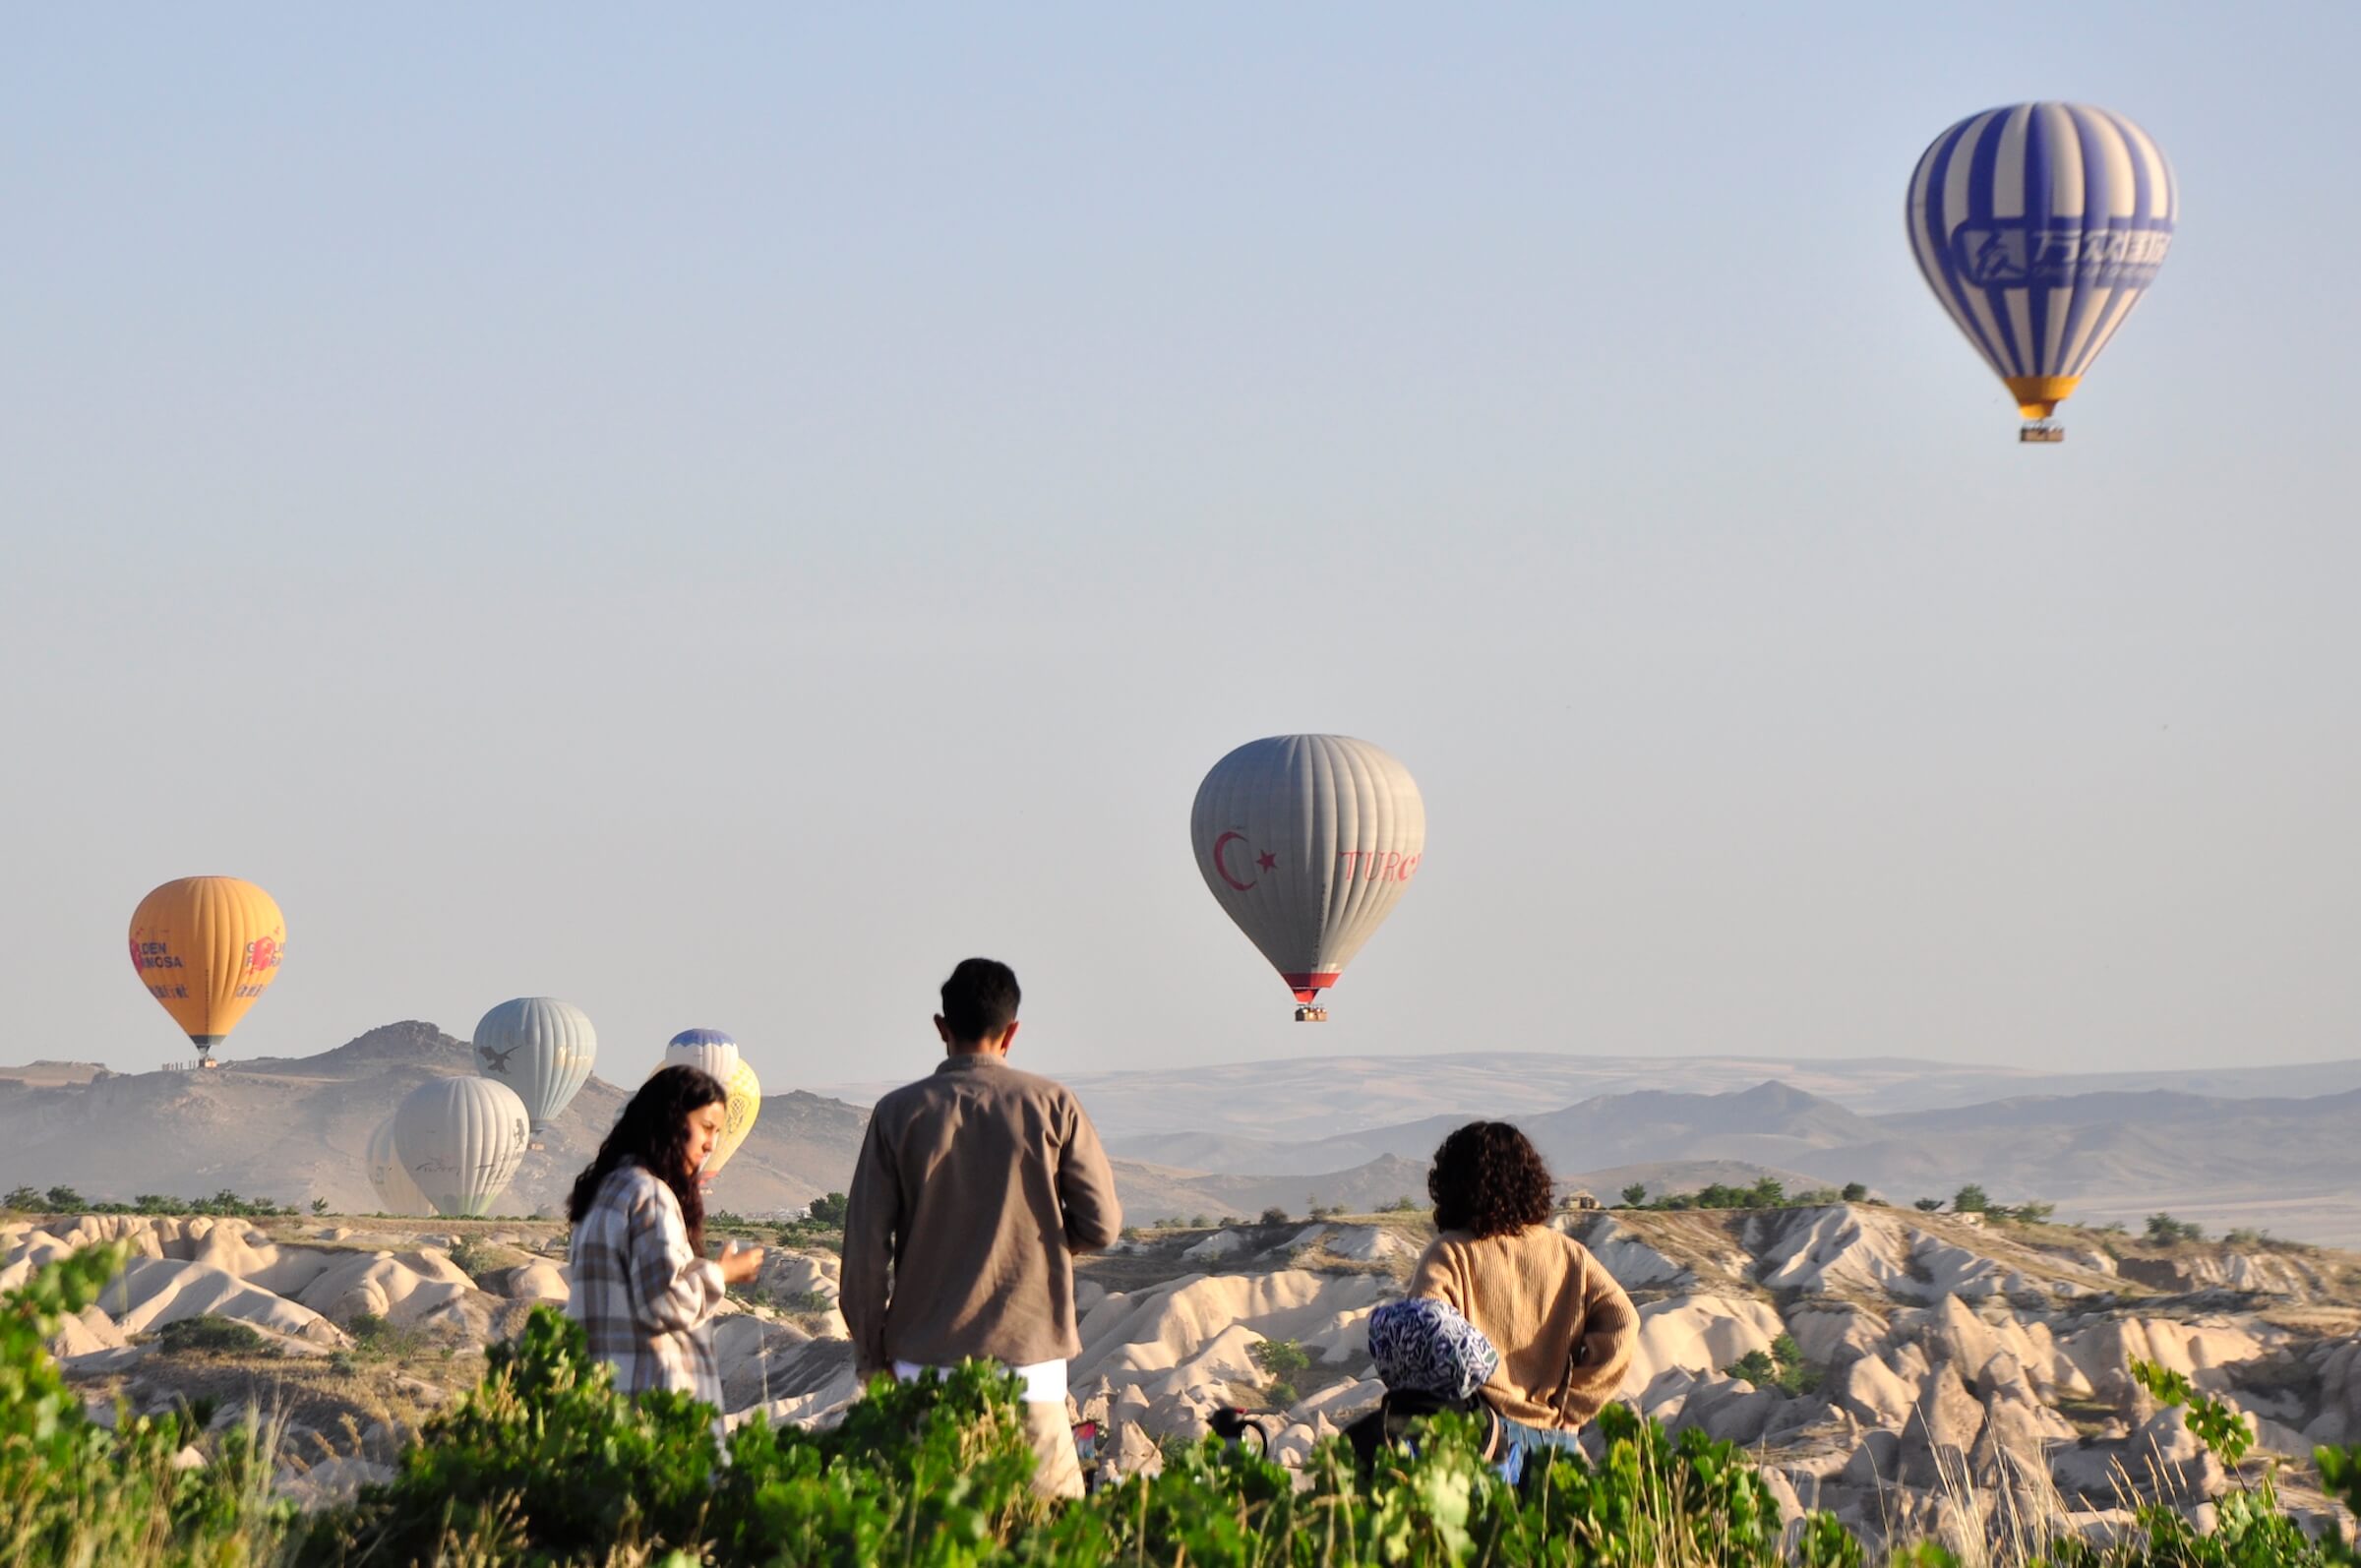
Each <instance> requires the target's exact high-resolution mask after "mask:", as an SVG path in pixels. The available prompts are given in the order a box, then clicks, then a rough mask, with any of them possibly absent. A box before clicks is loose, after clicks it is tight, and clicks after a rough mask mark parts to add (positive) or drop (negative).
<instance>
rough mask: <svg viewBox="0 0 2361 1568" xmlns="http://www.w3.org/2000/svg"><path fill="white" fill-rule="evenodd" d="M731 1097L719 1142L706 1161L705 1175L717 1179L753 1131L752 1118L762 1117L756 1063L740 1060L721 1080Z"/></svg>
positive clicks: (724, 1114)
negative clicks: (727, 1075) (734, 1068)
mask: <svg viewBox="0 0 2361 1568" xmlns="http://www.w3.org/2000/svg"><path fill="white" fill-rule="evenodd" d="M722 1086H723V1087H724V1088H726V1089H728V1090H729V1092H730V1098H729V1102H728V1106H727V1109H726V1110H725V1111H724V1113H723V1116H724V1119H723V1121H722V1123H721V1139H720V1141H719V1142H717V1143H715V1144H714V1145H713V1152H712V1154H710V1155H709V1156H707V1157H706V1159H705V1170H704V1174H705V1175H706V1176H719V1175H720V1174H721V1168H722V1167H723V1166H725V1165H728V1164H729V1163H730V1156H731V1155H734V1154H736V1153H737V1152H738V1146H739V1145H740V1144H742V1143H744V1142H746V1135H747V1134H748V1133H750V1132H752V1131H754V1130H755V1118H756V1117H757V1116H760V1115H761V1114H762V1080H761V1079H759V1078H757V1077H756V1076H755V1064H754V1063H753V1062H751V1061H740V1062H739V1063H738V1066H737V1068H736V1070H734V1071H733V1072H732V1073H731V1074H730V1075H729V1077H727V1078H725V1079H724V1080H722Z"/></svg>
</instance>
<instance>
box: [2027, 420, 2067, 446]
mask: <svg viewBox="0 0 2361 1568" xmlns="http://www.w3.org/2000/svg"><path fill="white" fill-rule="evenodd" d="M2065 439H2066V427H2065V426H2064V425H2055V424H2052V423H2050V422H2049V421H2048V420H2046V419H2036V420H2034V421H2033V422H2032V423H2031V424H2029V425H2027V426H2026V427H2025V428H2024V429H2022V430H2020V431H2018V432H2017V442H2018V445H2020V446H2025V447H2054V446H2056V445H2057V444H2058V443H2059V442H2061V441H2064V440H2065Z"/></svg>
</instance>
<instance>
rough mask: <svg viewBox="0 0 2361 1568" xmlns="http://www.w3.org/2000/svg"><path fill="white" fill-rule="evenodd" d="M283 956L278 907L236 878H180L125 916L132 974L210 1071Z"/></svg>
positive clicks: (283, 927)
mask: <svg viewBox="0 0 2361 1568" xmlns="http://www.w3.org/2000/svg"><path fill="white" fill-rule="evenodd" d="M286 955H287V923H286V919H285V917H283V916H281V915H280V914H279V912H278V905H276V904H274V903H272V901H271V895H270V894H269V893H266V892H264V891H263V890H262V889H261V888H259V887H257V886H255V885H254V883H252V882H249V881H244V880H241V879H240V878H238V877H235V876H183V877H182V878H180V880H178V881H174V882H166V883H164V885H163V886H161V887H158V888H157V889H155V891H153V892H151V893H150V894H149V895H148V896H147V897H146V898H143V899H141V900H140V907H139V908H138V909H136V910H134V911H132V916H131V967H132V968H134V969H136V970H138V971H139V972H140V984H142V985H144V986H146V987H147V988H148V993H149V995H151V996H153V997H154V998H155V999H156V1000H157V1001H159V1002H161V1003H162V1004H163V1008H164V1011H166V1012H168V1013H170V1014H171V1015H172V1021H173V1022H174V1023H176V1024H178V1025H180V1027H181V1028H182V1029H183V1030H184V1031H186V1032H187V1034H188V1037H189V1041H190V1043H191V1044H193V1045H194V1046H196V1048H197V1058H198V1060H200V1061H202V1062H204V1063H206V1064H207V1065H209V1066H210V1065H212V1057H213V1048H214V1047H215V1046H217V1045H219V1044H220V1043H221V1042H222V1040H223V1039H224V1038H225V1037H226V1036H227V1035H228V1034H229V1032H230V1031H231V1030H232V1029H235V1028H236V1027H237V1026H238V1020H239V1019H240V1018H243V1017H245V1016H246V1009H247V1008H249V1007H251V1006H253V1005H254V1002H255V998H256V997H258V996H260V995H262V994H263V993H264V992H266V991H268V990H270V989H271V982H272V981H273V980H276V979H277V978H278V966H279V964H280V962H281V961H282V960H284V959H285V957H286Z"/></svg>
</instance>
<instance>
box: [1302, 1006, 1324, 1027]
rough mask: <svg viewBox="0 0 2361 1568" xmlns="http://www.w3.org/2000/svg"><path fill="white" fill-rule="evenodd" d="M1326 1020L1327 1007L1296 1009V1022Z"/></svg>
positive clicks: (1308, 1022) (1307, 1022) (1320, 1021)
mask: <svg viewBox="0 0 2361 1568" xmlns="http://www.w3.org/2000/svg"><path fill="white" fill-rule="evenodd" d="M1327 1021H1328V1009H1327V1008H1325V1007H1298V1008H1297V1009H1296V1022H1298V1023H1300V1024H1324V1023H1326V1022H1327Z"/></svg>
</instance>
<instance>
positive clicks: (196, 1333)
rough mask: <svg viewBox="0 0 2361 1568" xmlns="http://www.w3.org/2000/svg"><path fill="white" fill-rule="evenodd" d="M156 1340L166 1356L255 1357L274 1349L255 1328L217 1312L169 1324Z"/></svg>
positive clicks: (201, 1314) (158, 1331)
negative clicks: (257, 1354) (258, 1353)
mask: <svg viewBox="0 0 2361 1568" xmlns="http://www.w3.org/2000/svg"><path fill="white" fill-rule="evenodd" d="M155 1338H156V1343H157V1344H158V1345H159V1346H160V1347H161V1348H162V1350H163V1352H164V1354H165V1355H167V1356H187V1355H199V1356H252V1355H254V1354H256V1353H257V1352H261V1351H266V1350H269V1349H271V1342H270V1341H269V1340H267V1339H265V1338H263V1336H262V1335H261V1334H260V1333H258V1332H257V1331H256V1330H254V1329H253V1328H251V1327H249V1326H248V1325H246V1324H244V1323H241V1322H239V1321H238V1320H237V1319H236V1318H230V1317H222V1316H221V1315H219V1314H218V1313H215V1312H201V1313H199V1314H198V1315H197V1316H195V1317H184V1318H181V1319H179V1320H177V1321H176V1322H171V1323H166V1324H165V1325H164V1326H163V1327H162V1328H160V1329H158V1330H156V1334H155Z"/></svg>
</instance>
